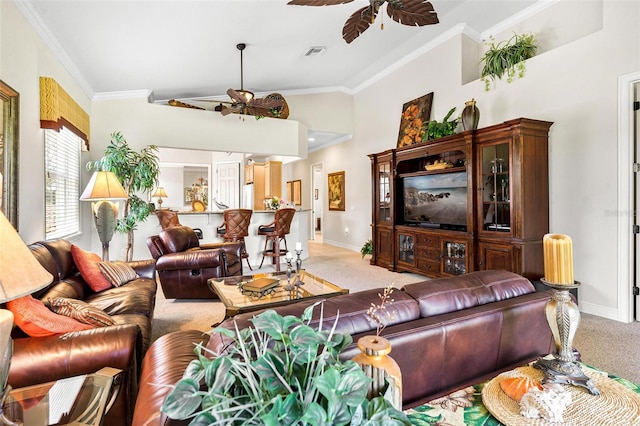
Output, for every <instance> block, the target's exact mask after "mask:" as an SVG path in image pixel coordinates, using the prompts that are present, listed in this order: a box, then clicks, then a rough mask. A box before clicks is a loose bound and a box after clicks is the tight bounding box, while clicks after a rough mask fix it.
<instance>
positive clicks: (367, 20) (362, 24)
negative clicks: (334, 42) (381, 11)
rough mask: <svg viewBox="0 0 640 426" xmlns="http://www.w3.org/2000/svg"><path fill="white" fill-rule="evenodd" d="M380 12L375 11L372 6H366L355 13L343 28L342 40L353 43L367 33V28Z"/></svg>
mask: <svg viewBox="0 0 640 426" xmlns="http://www.w3.org/2000/svg"><path fill="white" fill-rule="evenodd" d="M377 13H378V11H377V10H376V11H373V8H372V7H371V6H365V7H363V8H362V9H358V10H357V11H355V12H354V13H353V14H352V15H351V16H350V17H349V19H347V22H345V23H344V27H342V38H343V39H344V41H346V42H347V43H351V42H352V41H353V40H355V39H356V38H357V37H358V36H359V35H360V34H362V33H363V32H365V30H366V29H367V28H369V26H370V25H371V24H372V23H373V21H374V20H375V18H376V15H377Z"/></svg>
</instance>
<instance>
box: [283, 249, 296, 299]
mask: <svg viewBox="0 0 640 426" xmlns="http://www.w3.org/2000/svg"><path fill="white" fill-rule="evenodd" d="M287 254H288V256H286V257H285V258H284V259H285V261H286V262H287V285H286V286H285V287H284V289H285V290H286V291H291V290H293V288H294V286H293V285H291V277H292V276H293V265H291V262H292V261H293V258H292V257H291V256H290V254H291V253H287Z"/></svg>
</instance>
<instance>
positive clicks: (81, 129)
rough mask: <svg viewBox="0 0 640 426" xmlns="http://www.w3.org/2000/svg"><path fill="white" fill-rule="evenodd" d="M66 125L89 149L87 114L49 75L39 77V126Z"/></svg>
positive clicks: (57, 126) (50, 127)
mask: <svg viewBox="0 0 640 426" xmlns="http://www.w3.org/2000/svg"><path fill="white" fill-rule="evenodd" d="M62 126H65V127H67V128H68V129H69V130H71V131H72V132H74V133H75V134H76V135H78V136H79V137H80V138H82V139H84V141H85V142H86V144H87V149H89V114H87V113H86V112H85V111H84V110H83V109H82V108H81V107H80V105H78V104H77V103H76V101H74V100H73V99H72V98H71V96H69V94H68V93H67V92H65V90H64V89H63V88H62V87H60V85H59V84H58V83H57V82H56V81H55V80H54V79H53V78H51V77H40V128H42V129H54V130H58V131H59V130H60V128H62Z"/></svg>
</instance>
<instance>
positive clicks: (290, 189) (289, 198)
mask: <svg viewBox="0 0 640 426" xmlns="http://www.w3.org/2000/svg"><path fill="white" fill-rule="evenodd" d="M287 201H289V202H292V201H293V181H292V180H289V181H287Z"/></svg>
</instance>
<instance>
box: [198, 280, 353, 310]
mask: <svg viewBox="0 0 640 426" xmlns="http://www.w3.org/2000/svg"><path fill="white" fill-rule="evenodd" d="M300 275H301V279H302V281H303V282H304V284H303V285H300V286H295V288H294V290H291V291H288V290H286V289H285V287H286V285H287V274H286V272H275V273H268V274H255V275H242V276H234V277H225V278H210V279H209V280H208V281H207V285H208V286H209V288H210V289H211V290H212V291H213V292H214V293H215V294H216V295H217V296H218V298H220V301H221V302H222V303H223V304H224V306H225V308H226V316H227V317H232V316H234V315H237V314H240V313H243V312H250V311H256V310H259V309H265V308H270V307H275V306H281V305H288V304H291V303H295V302H299V301H301V300H309V299H319V298H325V297H332V296H338V295H340V294H347V293H349V290H347V289H344V288H341V287H338V286H337V285H335V284H332V283H330V282H329V281H327V280H325V279H322V278H320V277H318V276H316V275H313V274H310V273H309V272H307V271H305V270H302V271H300ZM257 278H275V279H278V280H280V283H279V284H278V285H277V287H274V288H273V289H271V291H267V292H265V294H264V295H256V294H255V293H253V294H251V293H248V292H245V293H243V291H242V286H243V285H244V284H246V283H248V282H250V281H251V280H254V279H257ZM293 281H295V279H294V278H292V279H291V282H292V283H293Z"/></svg>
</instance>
